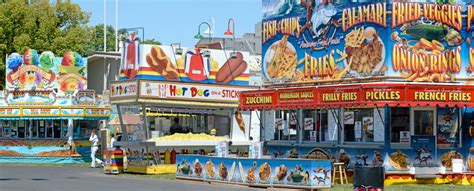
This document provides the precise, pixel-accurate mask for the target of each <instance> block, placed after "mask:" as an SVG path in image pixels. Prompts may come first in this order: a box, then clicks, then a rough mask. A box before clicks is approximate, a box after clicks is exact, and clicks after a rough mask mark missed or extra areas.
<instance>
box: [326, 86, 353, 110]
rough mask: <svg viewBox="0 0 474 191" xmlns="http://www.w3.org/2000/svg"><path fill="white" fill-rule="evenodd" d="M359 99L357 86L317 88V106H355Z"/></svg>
mask: <svg viewBox="0 0 474 191" xmlns="http://www.w3.org/2000/svg"><path fill="white" fill-rule="evenodd" d="M360 98H361V91H360V86H359V85H351V86H327V87H321V88H319V105H321V106H330V105H341V104H342V105H344V104H350V105H352V104H356V103H358V102H359V100H360Z"/></svg>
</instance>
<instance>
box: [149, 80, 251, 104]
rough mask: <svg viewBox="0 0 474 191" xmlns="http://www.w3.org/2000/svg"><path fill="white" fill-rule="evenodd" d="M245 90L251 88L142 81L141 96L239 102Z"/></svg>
mask: <svg viewBox="0 0 474 191" xmlns="http://www.w3.org/2000/svg"><path fill="white" fill-rule="evenodd" d="M244 90H249V88H248V87H245V86H243V87H238V86H222V85H215V84H212V85H211V84H196V83H194V84H193V83H178V82H175V83H168V82H160V81H140V97H141V98H158V99H176V100H195V101H219V102H238V101H239V95H240V92H241V91H244Z"/></svg>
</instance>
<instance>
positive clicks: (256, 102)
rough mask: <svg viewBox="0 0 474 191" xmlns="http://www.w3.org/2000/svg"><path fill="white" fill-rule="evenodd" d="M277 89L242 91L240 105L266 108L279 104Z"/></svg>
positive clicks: (246, 107)
mask: <svg viewBox="0 0 474 191" xmlns="http://www.w3.org/2000/svg"><path fill="white" fill-rule="evenodd" d="M277 99H278V98H277V95H276V91H275V90H259V91H245V92H241V93H240V106H241V107H242V108H243V109H264V108H274V107H276V106H277Z"/></svg>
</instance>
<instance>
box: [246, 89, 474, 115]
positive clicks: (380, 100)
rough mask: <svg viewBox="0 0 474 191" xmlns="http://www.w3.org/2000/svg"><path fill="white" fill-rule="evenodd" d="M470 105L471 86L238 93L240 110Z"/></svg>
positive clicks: (472, 101)
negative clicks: (239, 95)
mask: <svg viewBox="0 0 474 191" xmlns="http://www.w3.org/2000/svg"><path fill="white" fill-rule="evenodd" d="M374 105H377V106H385V105H388V106H396V105H400V106H408V105H420V106H449V107H454V106H458V107H459V106H468V107H474V86H469V85H438V84H436V85H435V84H399V83H393V84H389V83H378V84H377V83H374V84H355V85H341V86H319V87H312V88H288V89H279V90H260V91H251V92H242V94H241V100H240V107H241V108H243V109H251V110H252V109H270V108H273V109H276V108H281V109H290V108H308V107H314V108H317V107H347V106H374Z"/></svg>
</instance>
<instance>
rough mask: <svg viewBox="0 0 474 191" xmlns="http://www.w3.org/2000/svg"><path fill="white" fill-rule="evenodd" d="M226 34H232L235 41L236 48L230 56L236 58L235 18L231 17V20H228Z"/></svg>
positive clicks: (233, 41)
mask: <svg viewBox="0 0 474 191" xmlns="http://www.w3.org/2000/svg"><path fill="white" fill-rule="evenodd" d="M231 21H232V31H230V22H231ZM224 35H232V43H233V46H234V50H233V52H232V54H231V55H230V56H231V57H233V58H235V57H236V56H237V55H236V54H235V21H234V19H233V18H230V19H229V21H227V31H225V32H224ZM224 48H225V47H224Z"/></svg>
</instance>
